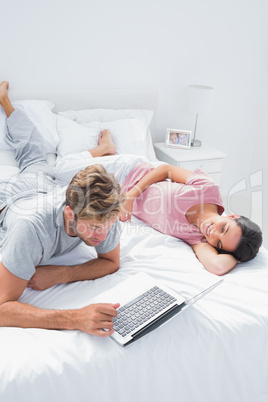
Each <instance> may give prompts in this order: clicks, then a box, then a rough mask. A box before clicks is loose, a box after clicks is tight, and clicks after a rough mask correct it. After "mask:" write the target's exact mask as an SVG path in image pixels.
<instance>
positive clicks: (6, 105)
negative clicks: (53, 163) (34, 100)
mask: <svg viewBox="0 0 268 402" xmlns="http://www.w3.org/2000/svg"><path fill="white" fill-rule="evenodd" d="M8 87H9V84H8V82H7V81H3V82H2V83H1V84H0V105H1V106H2V108H3V110H4V112H5V113H6V115H7V128H8V133H7V142H8V143H9V145H11V146H12V147H13V148H14V150H15V158H16V160H17V162H18V164H19V168H20V169H21V171H23V170H25V169H26V168H27V170H28V171H34V172H36V171H37V170H43V171H48V170H49V169H48V165H47V163H46V154H45V152H44V150H43V146H42V142H41V140H40V134H39V132H38V130H37V128H36V127H35V126H34V124H33V122H32V121H31V120H30V119H29V118H28V117H27V116H26V115H25V114H24V112H23V111H21V110H19V109H16V110H15V109H14V108H13V106H12V104H11V102H10V99H9V97H8ZM33 165H34V166H33Z"/></svg>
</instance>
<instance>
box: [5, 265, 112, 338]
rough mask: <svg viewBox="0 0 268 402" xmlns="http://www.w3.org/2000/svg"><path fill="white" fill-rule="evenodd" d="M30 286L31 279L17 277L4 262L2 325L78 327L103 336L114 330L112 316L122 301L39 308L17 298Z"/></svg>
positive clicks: (55, 327)
mask: <svg viewBox="0 0 268 402" xmlns="http://www.w3.org/2000/svg"><path fill="white" fill-rule="evenodd" d="M26 285H27V280H24V279H20V278H18V277H16V276H15V275H13V274H12V273H11V272H9V271H8V269H7V268H6V267H5V266H4V264H3V263H2V262H0V327H21V328H44V329H70V330H71V329H78V330H80V331H83V332H86V333H88V334H92V335H98V336H101V337H106V336H110V335H111V334H112V333H113V332H114V330H113V322H112V319H113V318H114V317H116V315H117V312H116V309H117V308H118V307H119V304H108V303H103V304H102V303H99V304H92V305H90V306H86V307H83V308H80V309H74V310H45V309H39V308H37V307H33V306H30V305H29V304H23V303H20V302H18V301H17V300H18V299H19V297H20V296H21V295H22V293H23V291H24V289H25V288H26ZM103 329H107V330H108V331H103Z"/></svg>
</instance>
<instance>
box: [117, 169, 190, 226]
mask: <svg viewBox="0 0 268 402" xmlns="http://www.w3.org/2000/svg"><path fill="white" fill-rule="evenodd" d="M191 174H192V172H191V171H190V170H186V169H183V168H180V167H178V166H173V165H168V164H165V165H160V166H158V167H157V168H155V169H153V170H151V171H150V172H149V173H147V174H146V175H145V176H144V177H143V178H142V179H141V180H140V181H139V182H138V183H137V184H136V185H135V186H134V187H132V189H131V190H129V191H128V192H127V193H126V200H125V202H124V205H123V207H122V209H121V211H120V214H119V219H120V220H121V221H123V222H125V221H127V220H130V219H131V213H132V208H133V202H134V201H135V199H136V198H137V197H138V196H139V195H140V194H141V193H142V192H143V191H145V190H146V189H147V188H148V187H149V186H150V185H151V184H154V183H158V182H159V181H163V180H166V179H170V180H172V181H174V182H176V183H185V182H186V180H187V179H188V177H189V176H190V175H191Z"/></svg>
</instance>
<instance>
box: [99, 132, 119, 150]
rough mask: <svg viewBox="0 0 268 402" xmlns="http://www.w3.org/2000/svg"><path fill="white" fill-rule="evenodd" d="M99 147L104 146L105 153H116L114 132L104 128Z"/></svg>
mask: <svg viewBox="0 0 268 402" xmlns="http://www.w3.org/2000/svg"><path fill="white" fill-rule="evenodd" d="M98 144H99V147H101V148H102V151H103V155H114V154H115V151H116V148H115V145H114V143H113V140H112V134H111V132H110V131H109V130H102V131H101V133H100V135H99V139H98Z"/></svg>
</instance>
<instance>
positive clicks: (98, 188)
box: [66, 165, 124, 222]
mask: <svg viewBox="0 0 268 402" xmlns="http://www.w3.org/2000/svg"><path fill="white" fill-rule="evenodd" d="M123 201H124V195H123V194H121V188H120V185H119V184H118V183H117V181H116V180H115V178H114V175H113V174H108V173H107V172H106V170H105V169H104V167H103V166H101V165H91V166H87V167H86V168H85V169H83V170H80V171H79V172H78V173H77V174H76V175H75V176H74V177H73V179H72V181H71V183H70V184H69V186H68V188H67V190H66V205H68V206H70V207H71V208H72V210H73V212H74V214H75V216H76V218H79V219H96V220H98V221H100V222H105V221H107V220H108V219H110V218H111V217H112V216H114V215H117V214H118V213H119V211H120V208H121V206H122V203H123Z"/></svg>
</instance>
